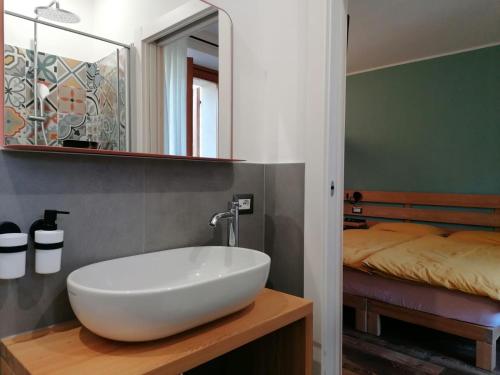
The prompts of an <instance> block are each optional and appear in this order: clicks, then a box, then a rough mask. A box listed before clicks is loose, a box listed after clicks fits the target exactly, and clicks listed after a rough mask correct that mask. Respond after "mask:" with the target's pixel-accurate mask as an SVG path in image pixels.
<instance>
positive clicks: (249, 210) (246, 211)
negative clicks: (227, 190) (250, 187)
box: [233, 194, 254, 215]
mask: <svg viewBox="0 0 500 375" xmlns="http://www.w3.org/2000/svg"><path fill="white" fill-rule="evenodd" d="M233 199H234V200H235V201H238V203H239V208H240V215H250V214H253V202H254V198H253V194H235V195H234V196H233Z"/></svg>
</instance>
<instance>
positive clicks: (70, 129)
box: [58, 115, 87, 145]
mask: <svg viewBox="0 0 500 375" xmlns="http://www.w3.org/2000/svg"><path fill="white" fill-rule="evenodd" d="M58 132H59V143H60V144H61V145H62V142H63V141H64V140H67V139H72V140H87V118H86V116H81V115H59V129H58Z"/></svg>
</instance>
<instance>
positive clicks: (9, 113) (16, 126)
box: [4, 105, 26, 137]
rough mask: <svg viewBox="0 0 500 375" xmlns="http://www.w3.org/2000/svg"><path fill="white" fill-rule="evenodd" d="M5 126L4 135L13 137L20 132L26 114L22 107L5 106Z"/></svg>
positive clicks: (24, 123)
mask: <svg viewBox="0 0 500 375" xmlns="http://www.w3.org/2000/svg"><path fill="white" fill-rule="evenodd" d="M4 114H5V127H4V132H5V135H6V136H9V137H15V136H16V135H18V134H20V132H21V130H23V128H24V127H25V126H26V116H25V113H24V110H23V109H21V110H20V109H18V108H14V107H12V106H9V105H6V106H5V111H4Z"/></svg>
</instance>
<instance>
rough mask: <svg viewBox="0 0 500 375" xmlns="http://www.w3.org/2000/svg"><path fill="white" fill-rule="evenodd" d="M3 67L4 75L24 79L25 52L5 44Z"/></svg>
mask: <svg viewBox="0 0 500 375" xmlns="http://www.w3.org/2000/svg"><path fill="white" fill-rule="evenodd" d="M4 66H5V74H7V75H10V76H16V77H23V78H24V76H25V75H26V50H25V49H23V48H19V47H14V46H10V45H8V44H6V45H5V51H4Z"/></svg>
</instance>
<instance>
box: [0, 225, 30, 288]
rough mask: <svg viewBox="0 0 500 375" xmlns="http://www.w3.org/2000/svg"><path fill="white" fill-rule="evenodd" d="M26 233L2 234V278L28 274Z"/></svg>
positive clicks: (0, 270) (0, 240)
mask: <svg viewBox="0 0 500 375" xmlns="http://www.w3.org/2000/svg"><path fill="white" fill-rule="evenodd" d="M27 248H28V235H27V234H26V233H4V234H0V279H4V280H9V279H17V278H20V277H23V276H24V275H25V274H26V250H27Z"/></svg>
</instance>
